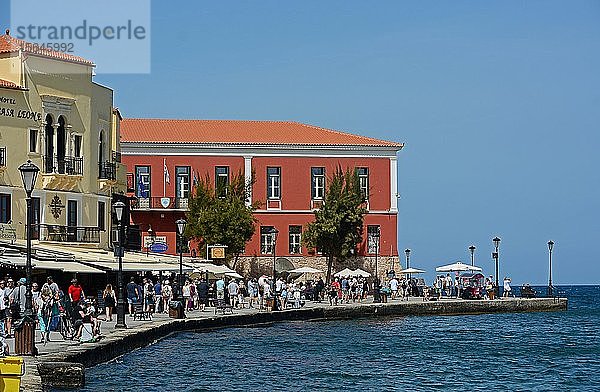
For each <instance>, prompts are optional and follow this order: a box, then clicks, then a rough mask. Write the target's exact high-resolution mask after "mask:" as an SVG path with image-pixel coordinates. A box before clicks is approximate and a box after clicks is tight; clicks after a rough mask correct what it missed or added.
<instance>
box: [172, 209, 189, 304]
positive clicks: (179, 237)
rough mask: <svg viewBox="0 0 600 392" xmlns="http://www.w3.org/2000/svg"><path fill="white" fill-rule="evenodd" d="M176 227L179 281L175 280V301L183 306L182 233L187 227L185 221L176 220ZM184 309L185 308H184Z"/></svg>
mask: <svg viewBox="0 0 600 392" xmlns="http://www.w3.org/2000/svg"><path fill="white" fill-rule="evenodd" d="M175 225H176V226H177V243H178V244H179V279H177V285H178V286H179V287H178V288H177V299H179V301H181V303H182V307H184V306H183V233H185V228H186V226H187V222H186V221H185V219H177V221H176V222H175ZM184 308H185V307H184Z"/></svg>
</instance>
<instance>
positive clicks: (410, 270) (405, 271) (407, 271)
mask: <svg viewBox="0 0 600 392" xmlns="http://www.w3.org/2000/svg"><path fill="white" fill-rule="evenodd" d="M400 273H401V274H424V273H425V271H423V270H420V269H417V268H412V267H411V268H407V269H403V270H402V271H400Z"/></svg>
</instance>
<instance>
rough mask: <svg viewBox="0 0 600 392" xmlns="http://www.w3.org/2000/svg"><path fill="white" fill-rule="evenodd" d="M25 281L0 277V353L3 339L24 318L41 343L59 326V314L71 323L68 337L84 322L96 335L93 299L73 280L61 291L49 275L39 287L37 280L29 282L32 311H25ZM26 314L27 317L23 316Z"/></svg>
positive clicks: (97, 323)
mask: <svg viewBox="0 0 600 392" xmlns="http://www.w3.org/2000/svg"><path fill="white" fill-rule="evenodd" d="M26 294H27V280H26V279H25V278H19V279H18V280H16V281H15V280H13V279H12V278H11V277H10V276H6V277H5V278H4V279H1V280H0V344H1V346H2V352H4V353H5V354H6V353H7V351H8V344H7V343H6V339H10V338H13V337H14V334H15V331H16V330H20V328H21V326H22V323H23V322H24V321H29V322H33V323H35V325H36V327H37V328H39V330H40V331H41V335H42V343H45V342H47V341H49V340H50V332H51V331H58V330H59V329H60V327H61V326H60V320H61V317H66V316H65V315H66V314H68V315H69V316H68V317H69V321H70V323H71V325H72V329H73V335H72V336H71V338H73V339H79V338H80V337H81V335H82V333H83V329H84V325H85V324H88V325H91V330H90V331H89V333H90V335H91V336H92V337H97V336H99V334H100V320H99V319H98V318H97V317H96V304H95V301H94V299H93V298H90V299H89V300H88V299H87V298H86V296H85V293H84V291H83V288H82V287H81V286H80V285H79V283H78V281H77V279H73V280H72V281H71V285H70V286H69V287H68V288H67V290H66V292H65V291H63V290H61V289H60V288H59V286H58V284H56V282H54V280H53V278H52V277H51V276H48V277H47V278H46V281H45V282H44V283H43V284H42V285H41V286H40V284H38V283H37V282H33V283H32V285H31V301H32V302H31V309H32V314H31V315H28V314H26V305H27V295H26ZM27 316H28V317H30V319H29V320H28V319H27Z"/></svg>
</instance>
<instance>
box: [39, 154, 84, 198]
mask: <svg viewBox="0 0 600 392" xmlns="http://www.w3.org/2000/svg"><path fill="white" fill-rule="evenodd" d="M82 177H83V157H70V156H64V157H58V156H57V155H54V156H52V155H44V156H43V157H42V188H44V189H60V190H66V191H71V190H74V189H75V188H76V187H77V185H78V182H79V180H80V179H81V178H82Z"/></svg>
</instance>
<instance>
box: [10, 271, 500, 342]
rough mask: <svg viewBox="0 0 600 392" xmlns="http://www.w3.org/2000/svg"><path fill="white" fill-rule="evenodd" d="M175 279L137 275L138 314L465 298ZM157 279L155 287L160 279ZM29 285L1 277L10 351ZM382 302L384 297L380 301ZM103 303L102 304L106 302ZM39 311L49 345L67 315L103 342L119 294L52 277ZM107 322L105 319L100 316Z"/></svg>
mask: <svg viewBox="0 0 600 392" xmlns="http://www.w3.org/2000/svg"><path fill="white" fill-rule="evenodd" d="M172 278H173V277H170V278H165V279H160V278H156V277H154V278H153V277H152V276H146V277H136V276H132V277H131V278H130V280H129V282H128V283H127V285H126V287H125V296H126V301H127V304H128V311H129V314H130V315H133V314H134V307H136V306H137V307H141V308H142V309H143V310H144V311H145V312H148V313H168V311H169V307H170V306H172V305H173V304H174V303H175V304H177V303H178V302H173V301H174V300H179V298H182V299H183V301H182V302H183V306H184V307H185V310H186V311H188V312H193V311H204V310H205V309H206V307H207V306H218V305H219V304H220V303H225V304H227V305H228V306H231V307H232V308H240V307H247V308H257V309H267V310H269V309H280V310H281V309H286V308H300V307H302V306H304V304H305V302H306V301H315V302H322V301H327V302H328V303H329V304H330V305H331V306H335V305H338V304H348V303H351V302H361V301H364V300H365V299H366V298H367V295H371V294H375V293H376V296H383V297H384V298H387V297H388V296H389V297H390V298H391V299H397V300H407V299H408V298H409V297H411V296H412V297H423V298H424V300H426V299H431V298H436V299H439V298H441V297H450V298H451V297H455V298H461V294H462V291H463V290H464V289H465V287H463V282H461V279H460V277H459V276H458V275H457V276H454V277H452V276H451V275H450V274H447V275H445V276H444V275H440V276H437V277H436V278H435V279H434V281H433V284H432V285H431V286H430V287H428V286H426V285H425V283H424V281H423V279H411V278H409V277H408V276H405V275H400V276H391V277H389V278H387V279H385V280H384V281H382V282H379V281H377V280H373V279H367V278H364V277H359V276H341V277H335V278H333V280H332V281H331V282H330V283H329V284H325V282H324V280H323V278H322V277H316V278H314V279H303V280H286V279H284V278H283V277H282V276H280V277H279V278H277V279H276V280H275V282H273V280H272V278H271V277H268V276H265V275H263V276H261V277H260V278H249V279H239V278H228V277H216V278H215V279H214V280H212V281H208V280H207V279H206V277H205V276H201V277H197V278H195V279H191V278H186V279H185V281H184V284H183V286H182V288H181V290H179V288H178V285H177V284H176V282H173V280H172ZM153 279H154V281H153ZM482 286H483V287H481V289H482V292H483V293H484V298H486V299H494V293H495V291H496V290H495V289H496V287H495V285H494V280H493V279H492V277H491V276H490V277H487V278H485V281H484V282H483V284H482ZM503 289H504V296H510V295H511V287H510V279H509V278H504V281H503ZM26 292H27V288H26V279H25V278H20V279H17V280H16V281H15V280H13V279H12V278H11V277H10V276H6V277H5V278H4V279H0V344H2V347H3V350H6V347H7V345H6V339H7V338H11V337H13V335H14V330H15V328H17V329H18V328H19V326H20V324H19V323H20V322H21V320H23V317H24V316H25V310H26V301H27V298H26ZM376 298H377V297H376ZM99 302H101V303H99ZM32 305H33V311H34V318H35V322H36V323H37V326H38V327H39V329H40V331H41V332H42V341H43V342H46V341H48V340H49V339H50V332H52V331H58V330H60V328H61V326H60V325H59V324H60V322H61V318H65V317H67V318H68V319H69V321H70V323H71V325H72V328H73V336H71V337H72V338H73V339H79V338H81V336H82V334H83V333H84V329H85V326H89V327H88V328H90V329H91V331H87V332H88V334H87V335H89V336H92V337H93V338H96V337H98V336H100V330H101V328H100V326H101V322H102V321H106V322H112V321H113V319H114V311H115V308H116V305H117V292H116V290H115V289H114V288H113V286H112V285H111V284H107V285H106V287H105V289H104V290H103V291H102V294H101V296H99V298H98V299H96V298H95V296H90V297H87V296H86V294H85V292H84V290H83V287H82V286H81V285H80V284H79V282H78V281H77V279H73V280H72V281H71V284H70V286H68V288H67V290H66V291H63V290H61V288H60V287H59V285H58V284H57V283H55V282H54V280H53V279H52V277H51V276H48V277H47V278H46V281H45V282H44V283H43V284H42V285H41V286H40V285H39V284H38V283H36V282H33V283H32ZM99 310H103V313H104V314H103V316H100V317H98V314H97V313H98V311H99Z"/></svg>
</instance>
